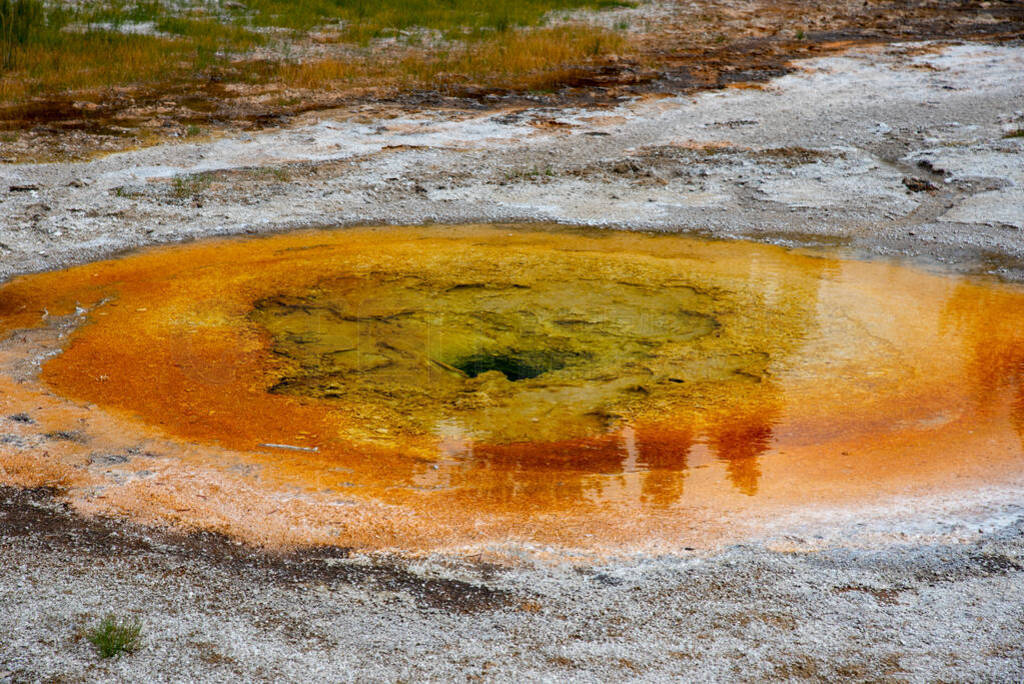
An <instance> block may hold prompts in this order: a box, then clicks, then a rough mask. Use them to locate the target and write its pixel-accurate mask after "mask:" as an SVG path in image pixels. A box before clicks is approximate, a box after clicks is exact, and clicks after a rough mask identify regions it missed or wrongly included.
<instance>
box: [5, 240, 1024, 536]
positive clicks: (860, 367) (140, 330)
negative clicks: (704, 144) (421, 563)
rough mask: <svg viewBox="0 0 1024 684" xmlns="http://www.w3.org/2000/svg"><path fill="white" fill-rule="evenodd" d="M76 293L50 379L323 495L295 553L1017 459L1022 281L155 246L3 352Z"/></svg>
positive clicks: (797, 266)
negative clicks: (317, 546) (314, 546)
mask: <svg viewBox="0 0 1024 684" xmlns="http://www.w3.org/2000/svg"><path fill="white" fill-rule="evenodd" d="M76 310H77V311H78V312H79V313H80V314H81V312H82V311H83V310H85V311H86V312H87V313H85V314H82V315H80V317H79V318H81V319H82V320H81V322H80V325H78V327H77V328H76V329H75V330H74V332H73V333H71V335H70V338H69V340H68V341H67V342H66V343H62V347H63V349H62V351H61V353H59V354H57V355H54V356H53V358H51V359H50V360H49V361H47V362H46V363H45V365H44V366H43V369H42V373H41V383H42V384H43V386H42V387H41V388H40V392H42V391H49V392H55V393H56V394H57V395H59V396H60V397H63V398H64V399H65V400H68V401H70V402H75V403H76V404H77V405H79V406H80V405H81V404H82V403H83V402H87V403H88V404H89V405H95V406H96V407H98V408H96V409H95V410H96V411H103V412H104V413H105V415H109V416H110V417H111V418H110V419H111V420H112V421H114V423H113V427H110V428H109V429H108V430H107V432H106V433H105V434H106V437H105V438H104V439H108V440H114V441H117V440H118V439H120V440H121V441H123V442H124V443H125V444H127V443H129V441H130V439H131V438H134V439H136V440H139V439H143V436H145V439H157V438H159V439H160V440H162V442H161V448H162V449H163V452H162V453H164V454H165V455H167V454H169V455H170V456H173V457H175V458H177V459H178V461H179V462H180V463H181V464H182V466H181V467H182V468H186V467H193V468H195V467H202V468H204V469H206V470H204V472H207V471H210V469H212V471H211V472H215V471H217V470H218V469H220V470H222V471H223V472H224V473H225V477H226V478H228V480H230V483H234V484H230V483H229V482H228V480H225V481H224V482H221V483H220V484H219V485H218V487H219V488H218V489H217V492H218V496H220V497H222V498H223V499H224V501H228V500H230V499H231V497H232V496H234V497H236V499H237V498H238V497H243V498H244V497H246V496H249V497H253V496H255V495H254V494H253V493H252V492H253V491H257V490H258V491H263V492H264V493H266V492H267V491H278V492H279V491H281V490H282V488H283V487H286V488H288V489H289V491H291V490H295V491H297V492H300V493H301V494H296V496H297V497H299V498H301V497H306V499H308V501H312V502H318V503H317V505H312V504H311V505H310V506H309V507H308V508H304V509H303V512H302V516H303V526H302V528H301V529H302V530H303V531H302V532H301V533H298V532H296V533H295V534H293V535H292V537H294V538H292V539H290V541H312V542H315V543H337V544H342V545H357V546H360V545H361V546H367V547H374V548H437V547H440V546H448V547H454V546H466V545H470V544H479V543H493V542H504V541H516V542H545V543H549V542H557V543H559V544H564V545H569V546H584V547H587V546H595V547H597V546H602V545H606V544H607V545H609V546H612V547H616V548H623V547H625V548H631V547H637V548H639V547H645V548H646V547H649V546H652V545H656V544H658V543H664V544H668V545H669V546H671V544H673V543H681V541H682V540H685V539H690V538H694V537H695V536H700V535H711V536H714V534H715V532H714V531H715V530H718V531H719V532H721V531H722V530H724V529H727V528H730V527H731V528H735V529H739V528H740V527H743V526H744V525H746V524H753V523H754V522H756V521H757V520H759V519H761V518H763V517H764V516H765V515H768V514H770V512H771V511H773V510H774V511H780V510H782V509H783V508H786V509H787V510H788V509H789V508H791V507H793V506H808V505H818V504H834V503H844V502H845V503H848V502H851V501H857V500H861V501H863V500H867V499H876V500H877V499H878V498H880V497H885V496H897V495H901V494H907V493H909V492H915V491H916V492H921V491H938V490H941V489H942V488H950V487H962V486H968V485H971V486H973V484H976V483H978V482H990V481H994V480H997V479H999V478H1006V477H1010V476H1015V475H1018V474H1019V473H1020V470H1021V464H1022V461H1021V455H1022V447H1021V435H1022V430H1024V389H1022V387H1024V385H1022V375H1024V291H1022V290H1021V289H1020V288H1017V287H1012V286H1006V285H998V284H994V283H990V282H983V281H980V280H971V279H965V278H953V277H944V276H939V275H933V274H927V273H924V272H921V271H918V270H914V269H910V268H906V267H902V266H897V265H894V264H890V263H878V262H874V263H872V262H858V261H850V260H841V259H838V258H833V257H829V256H823V255H820V254H814V255H810V254H800V253H795V252H791V251H787V250H784V249H781V248H777V247H771V246H764V245H754V244H749V243H742V242H706V241H700V240H695V239H689V238H682V237H676V236H668V235H648V234H636V233H623V232H614V231H589V230H570V229H564V228H562V229H559V228H553V227H547V228H545V227H536V226H534V227H522V226H518V227H514V226H461V227H425V228H396V227H384V228H372V229H348V230H334V231H319V232H306V233H298V234H290V235H284V236H277V237H270V238H260V239H233V240H215V241H204V242H201V243H195V244H191V245H185V246H176V247H166V248H159V249H152V250H147V251H145V252H141V253H138V254H135V255H131V256H128V257H124V258H122V259H117V260H112V261H106V262H102V263H95V264H88V265H85V266H81V267H76V268H73V269H69V270H67V271H63V272H59V273H49V274H40V275H33V276H25V277H22V278H19V279H16V280H14V281H12V282H11V283H9V284H7V285H5V286H4V287H3V288H2V289H0V330H6V331H8V334H7V338H8V340H7V343H6V344H7V345H8V347H12V342H11V339H13V338H14V337H15V336H16V333H14V332H12V331H17V330H19V329H28V328H33V327H40V326H44V325H47V321H51V322H52V321H53V320H54V319H56V318H58V317H60V316H73V314H74V312H75V311H76ZM75 320H78V319H75ZM51 324H52V323H51ZM2 387H3V386H0V388H2ZM26 391H27V390H26V389H25V388H24V387H22V388H21V389H20V390H19V391H18V392H15V391H14V390H13V389H8V390H7V394H8V395H9V396H10V397H11V398H12V401H13V400H14V399H17V398H19V397H21V398H22V399H25V392H26ZM19 392H20V393H19ZM0 396H3V395H0ZM26 401H27V399H26ZM133 435H134V437H133ZM2 449H3V445H0V455H2V454H3V451H2ZM175 455H176V456H175ZM73 458H74V457H73V455H72V454H71V453H70V452H69V454H68V455H67V459H68V460H69V462H70V461H71V460H73ZM246 465H248V466H250V467H251V468H252V469H253V470H252V471H251V472H253V473H256V474H254V475H252V476H251V477H248V476H243V475H238V473H239V472H243V471H244V472H249V471H245V470H244V468H242V466H246ZM141 467H142V466H139V468H141ZM125 468H129V466H127V465H126V466H125ZM231 478H234V479H231ZM239 483H244V492H243V491H242V490H241V489H239V487H241V485H240V484H239ZM972 483H973V484H972ZM110 486H111V487H114V489H113V490H111V491H112V492H114V491H116V489H117V488H116V486H115V485H110ZM125 487H128V485H124V486H122V489H124V488H125ZM132 487H134V489H132V492H131V494H130V495H129V494H124V493H123V495H122V496H121V503H120V504H118V506H119V510H123V511H125V512H127V513H129V514H131V513H132V511H133V510H134V509H139V510H143V509H144V510H145V511H147V515H148V516H149V517H156V518H160V517H161V515H162V514H161V513H160V511H161V510H163V509H162V508H161V506H164V508H173V509H174V511H176V513H175V514H174V515H173V516H170V517H173V518H175V519H176V520H186V521H187V522H188V524H191V525H199V526H207V527H209V526H214V527H218V529H220V528H223V529H227V530H229V531H234V532H237V533H239V534H240V535H241V536H246V532H245V524H243V523H242V522H240V521H239V520H235V521H234V522H232V521H231V520H229V518H230V517H231V516H230V514H228V513H225V512H224V511H220V512H219V513H218V514H217V515H216V516H213V517H215V518H216V520H217V523H216V525H212V524H204V522H203V516H204V515H207V516H208V517H209V516H211V515H212V514H210V513H209V512H207V513H196V514H195V515H191V514H189V513H187V511H190V510H194V509H195V507H192V508H190V507H187V506H186V507H185V508H184V509H182V508H181V502H182V501H183V500H187V499H188V493H187V492H179V493H178V494H176V495H175V497H174V501H171V500H170V499H169V498H168V499H167V500H166V501H164V500H163V499H160V501H164V503H162V504H161V503H154V501H156V499H159V497H156V495H155V494H153V492H149V494H146V492H148V491H149V490H148V489H147V487H148V485H145V484H144V483H143V484H138V483H137V484H136V485H132ZM111 496H112V497H114V499H117V496H118V495H116V494H114V493H112V494H111ZM147 497H148V498H147ZM165 498H166V497H165ZM332 502H333V503H332ZM339 502H340V503H339ZM328 504H330V505H328ZM340 504H343V505H344V506H343V507H346V510H345V511H344V512H339V511H338V508H339V505H340ZM382 507H383V508H382ZM257 508H258V507H257ZM199 509H202V506H200V507H199ZM279 509H280V510H284V511H287V510H291V509H289V506H278V507H277V508H275V511H277V510H279ZM371 511H372V512H371ZM246 515H250V513H246ZM296 515H298V514H296ZM317 516H321V517H322V520H320V521H319V522H318V518H317ZM165 517H166V516H165ZM207 523H209V521H207ZM320 523H323V524H320ZM252 525H257V523H256V522H253V523H252ZM284 527H287V525H284ZM295 529H298V528H295ZM310 530H315V532H311V531H310ZM250 536H252V535H250ZM280 536H282V537H283V540H284V541H289V534H288V533H287V532H285V531H282V532H281V535H280ZM278 541H281V539H279V540H278Z"/></svg>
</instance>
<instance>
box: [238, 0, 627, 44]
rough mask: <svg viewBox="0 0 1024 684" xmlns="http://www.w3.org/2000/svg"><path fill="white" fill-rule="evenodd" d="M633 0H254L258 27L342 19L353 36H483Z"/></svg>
mask: <svg viewBox="0 0 1024 684" xmlns="http://www.w3.org/2000/svg"><path fill="white" fill-rule="evenodd" d="M633 4H634V3H633V2H631V1H629V0H488V1H486V2H481V0H441V1H438V0H300V1H298V2H294V1H293V0H252V1H251V2H249V3H248V5H247V7H249V8H251V12H250V16H251V21H252V23H253V24H255V25H257V26H284V27H288V28H292V29H297V30H308V29H311V28H313V27H315V26H322V25H330V24H335V25H337V24H339V23H340V24H341V29H342V31H343V32H344V33H345V34H346V35H347V37H348V38H349V39H353V38H354V39H358V40H365V39H367V38H370V37H374V36H378V35H381V33H382V32H383V31H384V30H385V29H394V30H399V31H402V30H408V29H410V28H414V27H416V28H426V29H433V30H437V31H441V32H442V33H443V34H444V35H445V36H446V37H449V38H456V37H474V36H476V37H480V36H484V35H486V34H487V33H490V32H493V31H504V30H508V29H510V28H514V27H523V26H536V25H538V24H539V23H541V20H542V19H543V18H544V15H545V14H547V13H548V12H550V11H552V10H574V9H583V8H586V9H605V8H609V7H622V6H632V5H633Z"/></svg>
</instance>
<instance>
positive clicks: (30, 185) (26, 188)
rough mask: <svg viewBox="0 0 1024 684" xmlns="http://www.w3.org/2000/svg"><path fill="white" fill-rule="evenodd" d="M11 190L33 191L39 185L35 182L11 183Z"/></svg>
mask: <svg viewBox="0 0 1024 684" xmlns="http://www.w3.org/2000/svg"><path fill="white" fill-rule="evenodd" d="M9 189H10V191H11V192H33V191H35V190H38V189H39V186H38V185H36V184H35V183H26V184H25V185H12V186H10V188H9Z"/></svg>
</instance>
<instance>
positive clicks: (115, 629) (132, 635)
mask: <svg viewBox="0 0 1024 684" xmlns="http://www.w3.org/2000/svg"><path fill="white" fill-rule="evenodd" d="M85 638H86V639H88V640H89V643H91V644H92V645H93V646H94V647H95V648H96V651H97V652H98V653H99V654H100V657H101V658H113V657H114V656H116V655H118V654H119V653H133V652H135V651H137V650H139V648H141V647H142V622H141V621H140V620H138V619H134V620H128V619H124V620H122V619H118V618H117V617H115V616H113V615H107V616H106V617H105V618H103V620H101V621H100V623H99V624H98V625H96V626H95V627H92V628H90V629H88V630H87V631H86V633H85Z"/></svg>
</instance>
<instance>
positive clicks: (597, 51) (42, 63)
mask: <svg viewBox="0 0 1024 684" xmlns="http://www.w3.org/2000/svg"><path fill="white" fill-rule="evenodd" d="M632 4H634V3H633V0H249V1H248V2H246V3H244V8H242V7H239V8H237V9H225V8H223V4H222V3H214V4H212V5H207V4H202V3H200V2H199V0H193V1H192V4H190V5H188V6H186V7H185V8H183V9H175V6H174V5H172V4H169V3H165V2H162V1H161V0H136V1H132V0H86V1H85V2H82V3H79V4H72V3H67V2H56V1H53V2H48V3H46V4H43V3H41V2H40V0H0V24H2V26H0V47H3V48H4V55H3V60H2V64H0V101H6V102H15V101H24V100H26V99H28V98H31V97H34V96H40V95H54V94H58V93H67V92H79V91H88V90H96V89H102V88H107V87H124V86H128V87H159V86H163V85H167V84H182V83H201V82H204V81H208V80H218V81H228V82H231V81H234V82H239V83H266V82H268V81H275V79H278V78H279V77H280V76H281V75H282V73H286V74H288V73H294V70H293V71H285V72H282V71H280V67H281V66H282V65H294V64H295V62H294V60H291V59H289V54H290V51H291V45H292V44H293V43H294V42H295V41H301V40H304V39H306V38H307V37H308V36H309V33H308V32H309V31H311V30H312V29H324V31H323V32H321V33H320V34H318V37H317V39H318V40H321V41H328V42H341V43H346V44H352V45H356V46H362V47H363V48H366V47H367V46H369V45H370V44H371V41H372V40H373V39H374V38H378V37H384V36H391V37H396V38H397V39H398V42H399V44H400V45H403V46H404V49H406V50H409V51H414V52H415V51H419V50H421V47H420V46H422V45H423V41H424V38H425V36H426V35H429V33H428V34H424V33H423V32H422V31H419V30H418V29H425V30H427V31H428V32H436V33H435V34H434V35H437V34H440V35H441V36H442V37H443V38H444V39H445V40H446V41H448V42H447V43H446V44H445V45H443V46H442V47H440V48H437V47H435V48H426V51H427V52H429V53H430V54H429V55H428V57H429V58H430V59H429V60H428V61H431V62H432V63H434V64H436V65H441V67H444V68H447V67H448V66H457V65H458V64H457V63H458V62H465V61H466V60H467V59H471V60H472V59H474V57H473V56H476V57H479V56H480V55H488V59H489V60H490V59H491V58H494V57H497V56H499V55H500V54H505V55H506V56H508V57H510V63H511V62H514V63H518V64H520V65H522V64H526V63H530V64H532V63H533V62H530V60H524V59H522V58H521V57H514V58H513V57H512V56H511V55H510V54H509V53H508V51H507V49H506V46H507V45H509V44H510V43H511V41H509V39H508V38H507V35H509V34H513V33H516V32H518V30H520V29H525V28H527V27H530V29H529V30H539V29H541V25H542V24H543V23H544V19H545V16H547V14H548V13H549V12H551V11H555V10H576V9H584V8H585V9H602V8H608V7H618V6H624V5H632ZM5 8H6V9H5ZM4 12H7V15H9V17H10V18H9V19H8V20H7V21H6V22H4V17H5V16H7V15H5V14H4ZM139 24H145V25H147V26H148V27H149V29H150V30H154V31H155V32H156V33H151V34H146V33H139V32H138V31H139V26H138V25H139ZM5 27H6V28H5ZM267 27H277V28H279V29H281V30H279V31H270V32H268V31H266V30H265V29H266V28H267ZM412 29H416V30H412ZM5 30H6V31H7V33H4V31H5ZM609 33H611V32H609ZM4 36H7V37H6V38H4ZM593 37H594V38H595V40H590V39H588V41H589V43H590V44H591V50H590V52H589V56H591V57H597V56H600V55H601V54H604V53H606V52H607V51H608V50H607V49H606V48H605V47H604V46H602V42H601V41H602V40H606V39H604V38H602V32H600V31H597V30H595V31H593ZM575 38H576V40H577V42H579V41H580V40H582V39H581V38H580V37H579V36H576V37H575ZM611 40H612V42H615V39H614V38H613V39H611ZM474 44H479V45H480V46H481V47H477V48H472V47H470V46H472V45H474ZM260 46H269V47H271V48H272V51H274V52H276V54H278V55H279V56H278V57H277V58H272V59H270V60H266V59H264V60H262V61H256V60H254V59H252V58H251V57H250V55H251V54H252V51H253V50H254V49H255V48H257V47H260ZM578 47H579V46H577V48H578ZM547 51H548V52H552V50H550V49H548V50H547ZM371 52H373V51H371ZM571 52H572V53H573V54H577V53H581V50H579V49H576V48H574V50H572V51H571ZM582 52H583V54H586V51H582ZM421 57H422V55H413V56H412V60H413V61H414V60H415V59H419V58H421ZM360 59H362V60H363V61H364V62H366V64H363V65H362V66H359V67H358V68H356V69H355V73H369V72H380V71H381V69H378V68H376V67H375V66H374V65H373V62H374V61H381V60H380V59H379V57H378V55H377V54H376V53H373V54H368V55H365V56H363V57H361V58H360ZM385 61H386V62H387V63H386V64H385V65H384V66H383V69H384V71H387V70H398V71H399V72H401V71H403V70H404V71H405V72H410V69H411V71H413V72H422V71H423V70H422V69H416V68H412V65H411V62H409V60H406V61H403V60H402V59H394V58H390V59H388V60H385ZM477 62H479V60H477ZM303 66H305V65H303ZM497 66H499V67H500V65H497ZM562 66H563V65H561V64H554V63H552V64H549V65H548V67H549V69H550V70H551V71H552V73H554V72H555V71H557V70H558V69H559V68H561V67H562ZM510 70H511V68H510V69H502V68H498V69H497V71H498V72H500V73H508V72H509V71H510ZM427 71H438V70H436V69H433V68H431V69H428V70H427ZM386 80H387V81H389V82H395V83H397V82H402V83H409V82H417V79H416V78H412V79H410V78H409V74H408V73H406V74H405V75H401V76H400V77H396V78H387V79H386Z"/></svg>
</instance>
